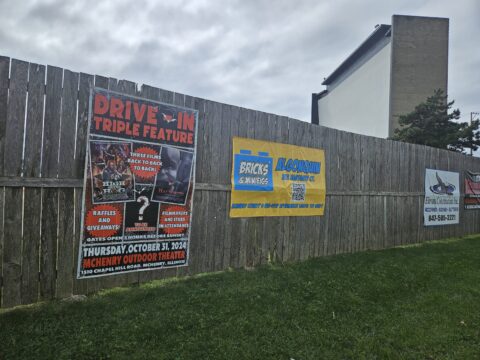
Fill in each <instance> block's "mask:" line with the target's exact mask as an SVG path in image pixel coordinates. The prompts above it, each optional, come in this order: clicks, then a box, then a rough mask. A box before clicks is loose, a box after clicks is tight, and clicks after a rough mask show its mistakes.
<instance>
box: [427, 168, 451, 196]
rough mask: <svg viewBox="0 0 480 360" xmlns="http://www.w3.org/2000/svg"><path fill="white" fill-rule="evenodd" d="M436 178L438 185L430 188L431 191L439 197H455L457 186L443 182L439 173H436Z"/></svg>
mask: <svg viewBox="0 0 480 360" xmlns="http://www.w3.org/2000/svg"><path fill="white" fill-rule="evenodd" d="M435 176H436V178H437V181H438V184H436V185H432V186H430V191H431V192H433V193H434V194H438V195H453V192H454V191H455V186H454V185H452V184H449V183H447V182H445V181H443V180H442V179H441V178H440V176H438V172H436V173H435Z"/></svg>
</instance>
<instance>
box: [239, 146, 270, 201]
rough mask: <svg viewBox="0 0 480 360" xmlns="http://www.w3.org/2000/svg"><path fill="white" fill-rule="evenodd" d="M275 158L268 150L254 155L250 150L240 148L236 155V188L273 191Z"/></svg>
mask: <svg viewBox="0 0 480 360" xmlns="http://www.w3.org/2000/svg"><path fill="white" fill-rule="evenodd" d="M272 174H273V159H272V158H271V157H269V156H268V153H267V152H264V151H259V152H258V155H252V152H251V151H250V150H240V153H239V154H235V156H234V164H233V182H234V190H244V191H273V176H272Z"/></svg>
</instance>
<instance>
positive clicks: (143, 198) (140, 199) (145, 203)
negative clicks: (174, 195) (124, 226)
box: [137, 196, 150, 221]
mask: <svg viewBox="0 0 480 360" xmlns="http://www.w3.org/2000/svg"><path fill="white" fill-rule="evenodd" d="M137 202H143V205H142V207H141V208H140V210H138V220H140V221H142V220H143V212H144V211H145V209H146V208H147V207H148V205H150V201H148V198H147V197H146V196H139V197H138V199H137Z"/></svg>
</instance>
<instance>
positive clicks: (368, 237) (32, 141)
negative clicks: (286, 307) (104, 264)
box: [0, 56, 480, 307]
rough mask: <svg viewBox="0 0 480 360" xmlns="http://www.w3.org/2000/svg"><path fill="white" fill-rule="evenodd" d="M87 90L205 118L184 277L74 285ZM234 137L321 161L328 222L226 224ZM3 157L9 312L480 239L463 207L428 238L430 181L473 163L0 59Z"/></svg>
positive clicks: (146, 275) (3, 265)
mask: <svg viewBox="0 0 480 360" xmlns="http://www.w3.org/2000/svg"><path fill="white" fill-rule="evenodd" d="M93 84H95V85H96V86H98V87H102V88H105V89H110V90H114V91H117V92H121V93H125V94H130V95H135V96H141V97H146V98H149V99H152V100H157V101H162V102H167V103H173V104H175V105H179V106H186V107H191V108H194V109H197V110H198V111H199V122H198V137H197V159H196V173H195V177H196V184H197V186H196V190H195V193H194V201H193V207H194V210H193V219H192V229H191V239H190V243H191V244H190V247H189V251H190V255H189V266H188V267H185V268H179V269H164V270H154V271H148V272H138V273H129V274H122V275H116V276H110V277H102V278H95V279H87V280H77V279H76V267H77V258H78V245H79V238H80V232H81V226H82V225H81V211H82V201H83V194H82V183H83V182H82V179H83V176H84V165H85V157H86V140H87V123H88V111H89V96H90V88H91V86H92V85H93ZM234 136H239V137H248V138H252V139H260V140H267V141H274V142H280V143H288V144H293V145H300V146H307V147H314V148H319V149H325V156H326V163H325V166H326V183H327V197H326V202H325V215H324V216H322V217H266V218H230V217H229V216H228V212H229V211H228V209H229V204H230V190H231V186H230V176H231V172H232V141H231V138H232V137H234ZM0 153H1V156H0V159H1V161H0V275H1V278H0V280H1V281H2V284H1V286H0V304H1V306H3V307H10V306H14V305H17V304H28V303H32V302H35V301H38V300H41V299H50V298H54V297H66V296H70V295H71V294H85V293H89V292H94V291H97V290H100V289H103V288H109V287H114V286H119V285H126V284H137V283H139V282H144V281H148V280H152V279H160V278H166V277H173V276H181V275H186V274H196V273H201V272H208V271H217V270H223V269H227V268H229V267H233V268H241V267H253V266H257V265H261V264H265V263H268V262H270V261H275V262H283V261H295V260H303V259H307V258H310V257H316V256H324V255H331V254H339V253H346V252H355V251H361V250H365V249H382V248H387V247H392V246H398V245H405V244H411V243H417V242H422V241H425V240H429V239H436V238H442V237H450V236H462V235H465V234H470V233H476V232H479V231H480V211H464V210H463V199H461V204H460V224H459V225H450V226H438V227H424V226H423V197H424V176H425V168H437V169H442V170H449V171H456V172H459V173H461V174H462V173H463V172H464V170H465V169H469V170H472V171H479V172H480V160H479V159H476V158H471V157H467V156H465V155H461V154H457V153H452V152H449V151H443V150H438V149H432V148H428V147H425V146H419V145H412V144H403V143H398V142H394V141H391V140H383V139H378V138H373V137H368V136H362V135H357V134H352V133H347V132H342V131H339V130H335V129H329V128H323V127H319V126H314V125H311V124H307V123H304V122H300V121H298V120H294V119H289V118H287V117H282V116H278V115H273V114H267V113H264V112H260V111H254V110H250V109H245V108H240V107H236V106H232V105H226V104H221V103H218V102H215V101H210V100H204V99H200V98H196V97H192V96H188V95H184V94H180V93H174V92H171V91H166V90H162V89H159V88H156V87H152V86H148V85H142V86H141V87H140V90H138V89H137V85H136V84H135V83H134V82H131V81H126V80H120V81H118V80H117V79H115V78H107V77H104V76H99V75H96V76H92V75H88V74H84V73H76V72H72V71H69V70H63V69H61V68H58V67H53V66H48V67H45V66H44V65H38V64H34V63H30V64H29V63H27V62H24V61H19V60H14V59H12V60H11V59H9V58H8V57H1V56H0ZM461 192H462V193H463V192H464V184H463V183H462V184H461Z"/></svg>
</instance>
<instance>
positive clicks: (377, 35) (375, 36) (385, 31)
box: [322, 24, 392, 85]
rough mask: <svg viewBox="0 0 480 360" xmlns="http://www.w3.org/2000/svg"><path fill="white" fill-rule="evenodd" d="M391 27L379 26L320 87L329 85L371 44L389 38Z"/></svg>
mask: <svg viewBox="0 0 480 360" xmlns="http://www.w3.org/2000/svg"><path fill="white" fill-rule="evenodd" d="M391 27H392V26H391V25H387V24H381V25H379V26H377V27H376V28H375V30H374V31H373V32H372V33H371V34H370V35H369V36H368V38H367V39H366V40H365V41H364V42H363V43H362V44H360V46H359V47H358V48H356V49H355V50H354V51H353V52H352V53H351V54H350V56H348V57H347V58H346V59H345V60H344V61H343V62H342V63H341V64H340V66H338V67H337V68H336V69H335V70H334V71H333V72H332V73H331V74H330V75H329V76H328V77H327V78H326V79H325V80H324V81H323V82H322V85H330V84H331V83H332V82H333V81H334V80H335V79H336V78H338V77H339V76H340V75H341V74H342V73H343V72H344V71H345V70H346V69H347V68H349V67H350V66H351V65H352V64H353V63H355V61H357V60H358V59H359V58H360V57H361V56H362V55H363V54H364V53H365V52H366V51H367V50H368V49H370V48H371V47H372V46H373V44H375V43H376V42H378V41H379V40H380V39H382V38H384V37H388V36H390V34H391V32H390V29H391Z"/></svg>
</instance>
